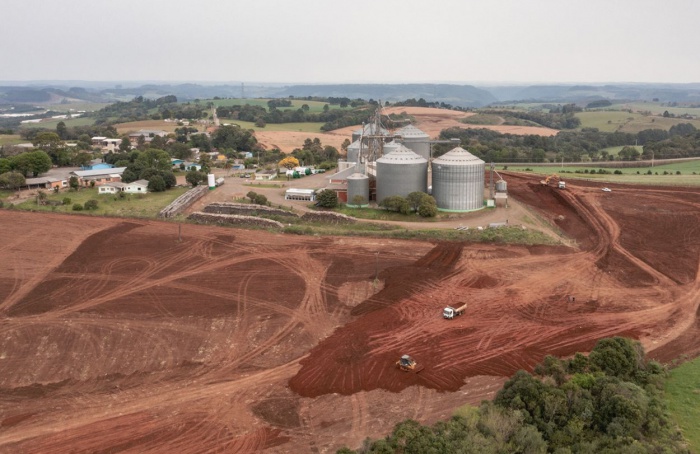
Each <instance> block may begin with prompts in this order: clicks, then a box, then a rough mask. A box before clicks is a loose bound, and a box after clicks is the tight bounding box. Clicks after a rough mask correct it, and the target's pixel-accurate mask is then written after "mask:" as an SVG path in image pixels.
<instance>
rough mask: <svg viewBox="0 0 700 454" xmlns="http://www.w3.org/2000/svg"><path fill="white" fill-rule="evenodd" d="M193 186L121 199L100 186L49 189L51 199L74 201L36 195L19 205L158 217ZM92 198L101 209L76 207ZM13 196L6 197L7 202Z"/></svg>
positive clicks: (34, 207) (127, 215) (128, 195)
mask: <svg viewBox="0 0 700 454" xmlns="http://www.w3.org/2000/svg"><path fill="white" fill-rule="evenodd" d="M188 189H189V188H174V189H171V190H169V191H165V192H151V193H148V194H127V196H126V198H124V199H120V198H119V197H117V196H116V195H106V194H102V195H100V194H98V193H97V189H96V188H92V189H81V190H79V191H77V192H65V191H64V192H61V193H59V194H54V193H52V192H48V191H47V192H46V193H47V196H48V197H47V199H48V200H49V201H62V200H63V199H64V198H66V197H68V198H70V199H71V202H70V204H68V205H60V206H57V207H52V206H49V205H37V204H36V201H35V200H34V199H32V200H28V201H25V202H22V203H20V204H18V205H16V208H18V209H21V210H36V211H54V212H57V213H80V214H95V215H106V216H123V217H136V218H154V217H156V215H157V214H158V212H159V211H160V210H162V209H163V208H165V207H166V206H167V205H168V204H169V203H170V202H172V201H173V200H175V199H176V198H178V197H179V196H180V195H182V194H184V193H185V192H186V191H187V190H188ZM90 199H95V200H97V201H98V203H99V207H98V209H97V210H93V211H73V205H74V204H76V203H79V204H81V205H82V204H84V203H85V202H87V201H88V200H90ZM8 202H11V200H5V206H7V203H8Z"/></svg>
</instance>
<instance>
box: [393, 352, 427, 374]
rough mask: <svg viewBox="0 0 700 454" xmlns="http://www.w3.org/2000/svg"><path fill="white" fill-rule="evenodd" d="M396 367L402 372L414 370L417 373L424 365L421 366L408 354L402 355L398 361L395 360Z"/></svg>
mask: <svg viewBox="0 0 700 454" xmlns="http://www.w3.org/2000/svg"><path fill="white" fill-rule="evenodd" d="M396 367H398V368H399V369H401V370H402V371H404V372H415V373H418V372H420V371H422V370H423V369H425V367H424V366H421V365H420V364H418V363H417V362H416V360H415V359H413V358H411V357H410V356H408V355H403V356H402V357H401V358H400V359H399V360H398V361H396Z"/></svg>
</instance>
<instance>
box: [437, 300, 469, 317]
mask: <svg viewBox="0 0 700 454" xmlns="http://www.w3.org/2000/svg"><path fill="white" fill-rule="evenodd" d="M466 309H467V303H464V304H462V305H461V306H459V307H458V308H454V307H452V306H447V307H446V308H445V309H443V310H442V318H444V319H447V320H452V319H453V318H455V317H457V316H458V315H462V314H464V311H465V310H466Z"/></svg>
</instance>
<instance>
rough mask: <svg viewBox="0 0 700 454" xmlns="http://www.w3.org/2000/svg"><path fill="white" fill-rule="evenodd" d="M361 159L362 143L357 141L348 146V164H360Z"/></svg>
mask: <svg viewBox="0 0 700 454" xmlns="http://www.w3.org/2000/svg"><path fill="white" fill-rule="evenodd" d="M359 157H360V141H359V140H356V141H354V142H353V143H351V144H350V145H348V157H347V159H346V160H347V162H358V161H359Z"/></svg>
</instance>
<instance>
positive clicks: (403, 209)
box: [379, 195, 411, 214]
mask: <svg viewBox="0 0 700 454" xmlns="http://www.w3.org/2000/svg"><path fill="white" fill-rule="evenodd" d="M379 206H381V207H384V208H386V209H387V210H388V211H394V212H397V213H401V214H409V213H410V212H411V205H410V204H409V203H408V200H406V199H404V198H403V197H401V196H400V195H392V196H390V197H386V198H385V199H384V200H382V201H381V203H380V204H379Z"/></svg>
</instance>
